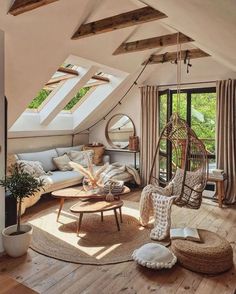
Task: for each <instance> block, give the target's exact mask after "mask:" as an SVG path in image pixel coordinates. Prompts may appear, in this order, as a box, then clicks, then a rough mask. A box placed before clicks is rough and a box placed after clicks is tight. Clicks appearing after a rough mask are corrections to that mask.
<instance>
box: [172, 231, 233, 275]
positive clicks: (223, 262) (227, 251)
mask: <svg viewBox="0 0 236 294" xmlns="http://www.w3.org/2000/svg"><path fill="white" fill-rule="evenodd" d="M198 233H199V235H200V238H201V240H202V243H199V242H193V241H188V240H180V239H176V240H172V243H171V248H172V251H173V253H174V254H175V255H176V257H177V259H178V261H179V263H180V264H181V265H182V266H183V267H185V268H187V269H190V270H192V271H194V272H200V273H204V274H219V273H222V272H224V271H226V270H228V269H230V268H231V267H232V265H233V250H232V247H231V246H230V244H229V242H228V241H227V240H226V239H224V238H222V237H220V236H219V235H217V234H216V233H214V232H210V231H207V230H198Z"/></svg>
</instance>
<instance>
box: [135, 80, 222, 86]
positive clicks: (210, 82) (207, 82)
mask: <svg viewBox="0 0 236 294" xmlns="http://www.w3.org/2000/svg"><path fill="white" fill-rule="evenodd" d="M216 82H217V81H206V82H192V83H181V86H186V85H200V84H213V83H216ZM177 85H178V84H166V85H157V86H158V87H159V88H160V87H173V86H177ZM144 86H145V85H144ZM142 87H143V86H139V88H142Z"/></svg>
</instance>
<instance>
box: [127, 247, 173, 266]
mask: <svg viewBox="0 0 236 294" xmlns="http://www.w3.org/2000/svg"><path fill="white" fill-rule="evenodd" d="M132 257H133V259H134V260H135V261H136V262H137V263H138V264H140V265H142V266H145V267H148V268H152V269H162V268H171V267H172V266H174V265H175V263H176V261H177V258H176V256H175V255H174V254H173V253H172V252H171V251H170V250H169V249H168V248H166V247H165V246H163V245H161V244H156V243H148V244H145V245H143V246H142V247H140V248H139V249H137V250H135V251H134V252H133V254H132Z"/></svg>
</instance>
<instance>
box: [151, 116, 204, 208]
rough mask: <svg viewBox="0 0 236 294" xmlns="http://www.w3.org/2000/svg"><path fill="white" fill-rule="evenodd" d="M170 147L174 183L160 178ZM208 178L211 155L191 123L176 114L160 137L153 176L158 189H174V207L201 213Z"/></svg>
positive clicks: (171, 177)
mask: <svg viewBox="0 0 236 294" xmlns="http://www.w3.org/2000/svg"><path fill="white" fill-rule="evenodd" d="M167 146H169V147H168V150H169V152H171V154H172V156H171V158H172V160H171V161H172V162H171V163H172V164H171V171H169V174H170V180H169V181H165V182H163V181H162V179H161V178H160V175H159V157H160V155H161V154H162V152H163V150H162V149H163V148H164V149H166V148H167ZM207 177H208V160H207V151H206V148H205V146H204V144H203V142H202V141H201V140H199V139H198V138H197V135H196V134H195V132H194V131H193V130H192V129H191V128H190V127H189V126H188V124H187V122H186V121H185V120H183V119H181V118H180V116H179V115H178V114H177V113H174V114H173V115H172V117H171V118H170V120H169V122H168V123H167V125H166V126H165V127H164V129H163V130H162V132H161V134H160V138H159V140H158V143H157V147H156V150H155V154H154V159H153V163H152V167H151V172H150V176H149V184H152V185H154V186H162V187H163V186H168V185H172V195H173V196H176V198H175V200H174V203H175V204H176V205H178V206H185V207H189V208H194V209H198V208H199V207H200V205H201V202H202V192H203V190H204V188H205V186H206V182H207Z"/></svg>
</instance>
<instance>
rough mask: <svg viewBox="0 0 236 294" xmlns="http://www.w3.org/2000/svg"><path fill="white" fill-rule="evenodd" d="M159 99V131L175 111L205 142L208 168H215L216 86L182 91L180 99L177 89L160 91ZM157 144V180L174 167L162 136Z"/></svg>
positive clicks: (169, 151) (167, 179)
mask: <svg viewBox="0 0 236 294" xmlns="http://www.w3.org/2000/svg"><path fill="white" fill-rule="evenodd" d="M159 101H160V105H159V106H160V113H159V127H160V132H161V130H162V129H163V128H164V127H165V125H166V123H167V122H168V121H169V119H170V117H171V115H172V114H173V113H174V112H178V113H179V114H180V117H181V118H183V119H184V120H186V121H187V123H188V125H189V126H190V127H191V128H192V129H193V130H194V131H195V133H196V134H197V136H198V138H199V139H201V140H202V141H203V143H204V144H205V146H206V149H207V152H208V159H209V168H210V169H211V168H215V125H216V88H204V89H202V88H201V89H186V90H181V93H180V97H179V99H178V96H177V92H176V90H166V91H163V92H160V93H159ZM160 147H161V148H160V152H159V171H160V180H162V181H169V180H170V179H171V178H172V168H173V158H172V152H171V148H172V147H171V145H170V143H169V142H167V141H166V140H165V139H163V140H162V142H161V146H160Z"/></svg>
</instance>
